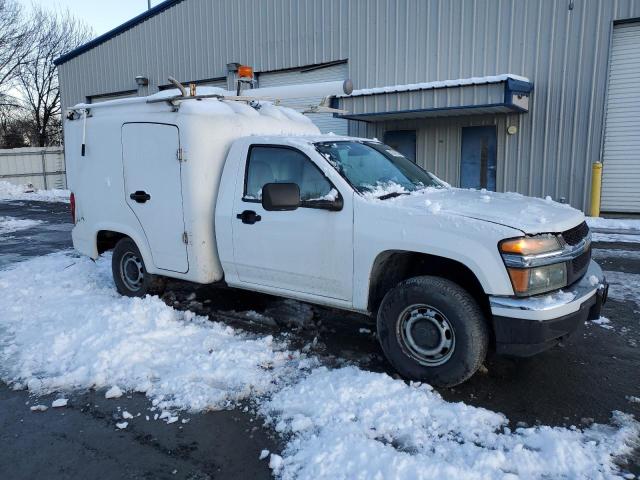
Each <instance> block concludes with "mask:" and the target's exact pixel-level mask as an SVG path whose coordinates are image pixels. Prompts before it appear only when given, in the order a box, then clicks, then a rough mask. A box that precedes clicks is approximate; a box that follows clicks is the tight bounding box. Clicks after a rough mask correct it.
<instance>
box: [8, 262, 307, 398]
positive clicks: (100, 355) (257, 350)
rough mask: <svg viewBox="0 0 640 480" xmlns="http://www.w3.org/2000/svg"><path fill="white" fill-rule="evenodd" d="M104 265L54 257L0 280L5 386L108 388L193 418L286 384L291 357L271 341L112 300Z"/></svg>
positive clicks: (152, 306) (152, 301) (141, 302)
mask: <svg viewBox="0 0 640 480" xmlns="http://www.w3.org/2000/svg"><path fill="white" fill-rule="evenodd" d="M110 260H111V259H110V256H108V257H101V258H100V259H98V261H97V263H96V265H94V264H93V262H92V261H91V260H90V259H88V258H74V257H73V256H71V255H70V254H68V253H57V254H52V255H49V256H46V257H38V258H34V259H32V260H28V261H25V262H22V263H20V264H17V265H16V266H15V267H14V268H12V269H10V270H4V271H0V312H2V314H1V315H0V376H1V377H2V379H3V380H4V381H5V382H7V383H10V384H13V385H14V386H16V387H18V386H20V385H23V386H26V387H28V388H29V390H30V391H31V392H33V393H35V394H46V393H50V392H54V391H59V390H68V389H75V388H79V389H85V388H90V387H96V388H101V387H105V388H110V387H113V386H115V385H117V386H118V389H120V388H122V389H123V390H134V391H138V392H144V393H146V394H147V396H149V397H150V398H152V399H154V405H156V406H157V407H158V408H161V409H169V408H182V409H189V410H203V409H217V408H224V407H226V406H228V405H229V404H230V403H232V402H234V401H237V400H240V399H243V398H245V397H247V396H248V395H250V394H262V393H265V392H268V391H271V390H272V389H274V388H275V387H276V385H277V383H278V382H279V380H280V378H281V377H283V376H284V375H285V374H286V375H287V376H289V377H291V376H295V375H294V374H293V373H292V372H290V370H293V372H297V371H298V367H299V362H298V356H297V355H296V354H294V353H290V352H287V351H285V350H284V347H283V346H282V345H279V344H277V343H276V342H274V341H273V339H272V337H271V336H265V337H259V338H252V337H249V336H248V335H245V334H243V333H240V332H237V331H235V330H233V329H232V328H230V327H228V326H225V325H223V324H221V323H214V322H210V321H208V320H207V319H205V318H203V317H199V316H196V315H195V314H193V313H191V312H180V311H176V310H174V309H173V308H171V307H169V306H167V305H165V304H164V303H163V302H162V301H161V300H160V299H159V298H157V297H146V298H144V299H139V298H135V299H132V298H126V297H121V296H119V295H118V294H117V293H116V291H115V289H114V287H113V282H112V279H111V267H110ZM16 285H20V288H15V286H16ZM110 396H114V397H117V391H115V390H114V389H111V390H110Z"/></svg>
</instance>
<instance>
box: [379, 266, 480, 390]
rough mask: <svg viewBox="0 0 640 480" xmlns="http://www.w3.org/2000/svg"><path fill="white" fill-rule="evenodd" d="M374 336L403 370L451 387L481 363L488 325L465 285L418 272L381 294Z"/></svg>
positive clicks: (409, 376) (395, 364)
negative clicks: (417, 275)
mask: <svg viewBox="0 0 640 480" xmlns="http://www.w3.org/2000/svg"><path fill="white" fill-rule="evenodd" d="M378 339H379V340H380V344H381V345H382V350H383V351H384V353H385V355H386V357H387V359H388V360H389V362H390V363H391V364H392V365H393V367H394V368H395V369H396V370H397V371H398V373H400V374H401V375H402V376H404V377H406V378H409V379H412V380H419V381H424V382H428V383H430V384H432V385H434V386H440V387H451V386H454V385H458V384H460V383H462V382H464V381H465V380H467V379H468V378H470V377H471V376H472V375H473V374H474V373H475V372H476V370H478V368H480V366H481V365H482V362H483V361H484V359H485V356H486V354H487V348H488V345H489V329H488V327H487V322H486V320H485V318H484V315H483V314H482V310H481V309H480V307H479V306H478V303H477V302H476V301H475V300H474V299H473V297H472V296H471V295H470V294H469V293H468V292H467V291H466V290H464V289H463V288H461V287H460V286H459V285H457V284H456V283H454V282H452V281H450V280H447V279H444V278H440V277H430V276H422V277H414V278H410V279H409V280H405V281H404V282H401V283H400V284H399V285H398V286H396V287H395V288H393V289H392V290H390V291H389V292H388V293H387V294H386V295H385V297H384V299H383V300H382V304H381V305H380V309H379V311H378Z"/></svg>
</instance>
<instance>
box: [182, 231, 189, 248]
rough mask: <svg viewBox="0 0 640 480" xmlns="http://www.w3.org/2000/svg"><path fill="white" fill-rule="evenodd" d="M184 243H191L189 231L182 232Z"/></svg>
mask: <svg viewBox="0 0 640 480" xmlns="http://www.w3.org/2000/svg"><path fill="white" fill-rule="evenodd" d="M182 243H184V244H185V245H188V244H189V235H187V232H182Z"/></svg>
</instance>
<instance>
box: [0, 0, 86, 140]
mask: <svg viewBox="0 0 640 480" xmlns="http://www.w3.org/2000/svg"><path fill="white" fill-rule="evenodd" d="M92 36H93V32H92V31H91V29H90V28H89V27H88V26H87V25H86V24H84V23H83V22H81V21H79V20H77V19H76V18H74V17H73V15H71V13H70V12H69V11H68V10H67V11H59V10H46V9H43V8H41V7H37V6H35V5H34V6H33V8H32V9H31V11H30V12H27V11H25V9H24V8H22V6H21V5H20V4H18V3H17V1H16V0H0V148H18V147H27V146H33V147H45V146H49V145H60V144H61V142H62V121H61V104H60V86H59V84H58V72H57V69H56V67H55V65H54V64H53V61H54V60H55V59H56V58H58V57H60V56H61V55H63V54H65V53H67V52H69V51H71V50H73V49H74V48H76V47H78V46H80V45H82V44H83V43H86V42H87V41H89V40H90V39H91V37H92Z"/></svg>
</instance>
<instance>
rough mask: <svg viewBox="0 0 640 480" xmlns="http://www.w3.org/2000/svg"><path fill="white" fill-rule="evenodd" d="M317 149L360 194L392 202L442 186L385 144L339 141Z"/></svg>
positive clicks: (327, 143)
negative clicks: (394, 199)
mask: <svg viewBox="0 0 640 480" xmlns="http://www.w3.org/2000/svg"><path fill="white" fill-rule="evenodd" d="M315 146H316V150H317V151H318V152H319V153H320V154H321V155H322V156H323V157H324V158H326V159H327V160H328V161H329V163H331V165H333V166H334V168H335V169H336V170H338V172H339V173H340V174H341V175H342V176H343V177H344V178H346V179H347V180H348V181H349V182H350V183H351V185H353V187H354V188H355V189H356V190H357V191H358V192H360V193H368V194H372V195H374V196H376V197H378V198H383V197H386V198H390V197H393V196H397V195H402V194H405V193H409V192H413V191H415V190H420V189H423V188H426V187H441V186H442V184H441V183H440V182H439V181H438V180H437V179H436V178H435V177H434V176H432V175H431V174H430V173H428V172H426V171H424V170H423V169H422V168H420V167H419V166H417V165H416V164H415V163H413V162H412V161H411V160H409V159H407V158H406V157H404V156H403V155H402V154H401V153H398V152H396V151H395V150H394V149H392V148H391V147H388V146H387V145H384V144H382V143H378V142H356V141H338V142H321V143H316V144H315Z"/></svg>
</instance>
